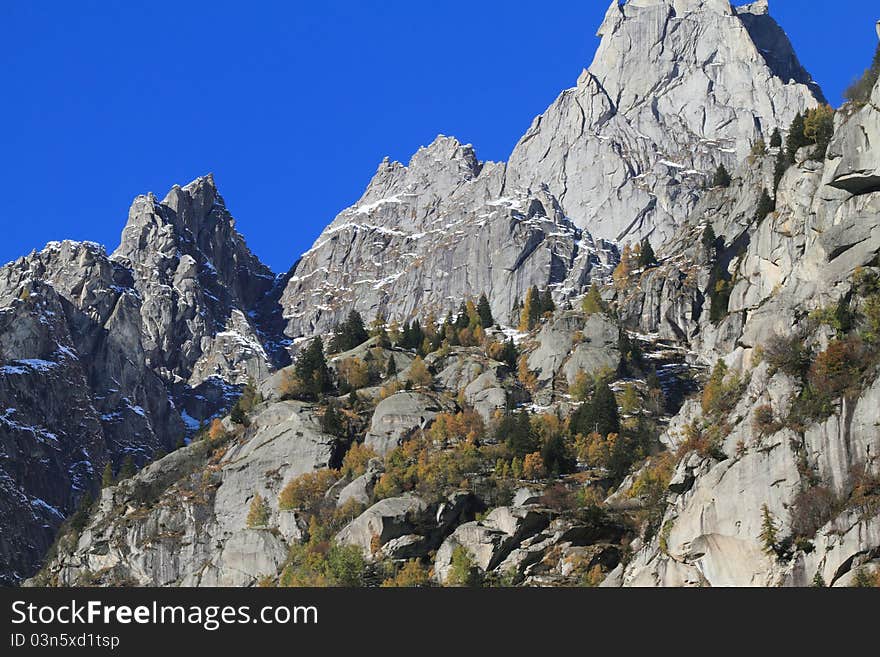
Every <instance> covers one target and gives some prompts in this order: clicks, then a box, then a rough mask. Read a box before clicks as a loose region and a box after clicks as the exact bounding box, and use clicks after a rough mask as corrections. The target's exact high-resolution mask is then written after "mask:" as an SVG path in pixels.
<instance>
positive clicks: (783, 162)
mask: <svg viewBox="0 0 880 657" xmlns="http://www.w3.org/2000/svg"><path fill="white" fill-rule="evenodd" d="M789 166H790V163H789V161H788V156H787V155H786V154H785V150H784V149H779V153H778V154H777V155H776V166H775V167H774V168H773V192H774V193H776V190H778V189H779V183H780V182H782V177H783V176H784V175H785V172H786V171H788V167H789Z"/></svg>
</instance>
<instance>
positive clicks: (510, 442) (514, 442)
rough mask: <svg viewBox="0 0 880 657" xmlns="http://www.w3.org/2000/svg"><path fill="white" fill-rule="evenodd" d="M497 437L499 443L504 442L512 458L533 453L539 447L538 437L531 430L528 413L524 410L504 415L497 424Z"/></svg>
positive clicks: (523, 456)
mask: <svg viewBox="0 0 880 657" xmlns="http://www.w3.org/2000/svg"><path fill="white" fill-rule="evenodd" d="M497 436H498V439H499V440H500V441H506V442H507V446H508V447H510V449H511V451H512V452H513V454H514V456H515V457H517V458H520V459H523V458H525V457H526V455H527V454H531V453H533V452H535V451H536V450H537V449H538V446H539V439H538V435H537V434H536V433H535V431H534V429H532V422H531V418H530V417H529V412H528V411H526V410H525V409H522V410H520V411H519V412H518V413H515V414H513V415H506V416H505V417H504V418H503V419H502V420H501V422H499V423H498V430H497Z"/></svg>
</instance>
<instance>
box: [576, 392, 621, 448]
mask: <svg viewBox="0 0 880 657" xmlns="http://www.w3.org/2000/svg"><path fill="white" fill-rule="evenodd" d="M570 427H571V433H572V434H573V435H576V434H583V435H585V436H586V435H589V434H591V433H593V432H596V433H598V434H601V435H603V436H607V435H608V434H611V433H620V415H619V413H618V411H617V399H616V398H615V396H614V392H613V391H612V390H611V388H610V387H608V383H607V382H605V381H600V382H599V383H598V384H597V385H596V390H595V392H594V393H593V397H592V399H590V401H588V402H584V403H583V404H581V405H580V406H579V407H578V409H577V410H576V411H575V412H574V413H573V414H572V416H571V423H570Z"/></svg>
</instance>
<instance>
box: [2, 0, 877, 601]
mask: <svg viewBox="0 0 880 657" xmlns="http://www.w3.org/2000/svg"><path fill="white" fill-rule="evenodd" d="M600 34H601V35H602V43H601V45H600V47H599V50H598V52H597V54H596V58H595V60H594V62H593V63H592V65H591V66H590V68H589V69H588V70H587V71H585V72H584V73H583V74H582V75H581V77H580V79H579V81H578V86H577V87H576V88H575V89H572V90H568V91H565V92H563V94H562V95H561V96H560V97H559V99H558V100H557V101H556V102H555V103H554V105H553V106H551V108H550V109H549V110H548V111H547V112H546V113H545V114H544V115H542V116H541V117H539V118H538V119H536V120H535V122H534V123H533V125H532V127H531V128H530V130H529V132H528V133H527V134H526V135H525V136H524V137H523V139H522V140H521V141H520V143H519V144H518V145H517V147H516V149H515V151H514V153H513V155H512V156H511V158H510V161H509V162H508V163H507V164H504V163H492V162H481V161H480V160H479V159H478V158H477V156H476V153H475V151H474V149H473V148H472V147H471V146H469V145H463V144H461V143H460V142H459V141H457V140H456V139H454V138H451V137H444V136H440V137H438V138H437V139H436V140H435V141H434V142H433V143H431V144H430V145H429V146H427V147H424V148H421V149H420V150H419V151H418V152H417V153H416V154H415V155H414V156H413V157H412V159H411V160H410V162H409V163H408V164H407V165H403V164H401V163H397V162H389V161H388V160H386V161H384V162H382V164H380V166H379V169H378V171H377V172H376V174H375V176H374V177H373V180H372V181H371V182H370V184H369V186H368V188H367V190H366V192H365V193H364V196H363V197H362V198H361V199H360V200H359V201H358V202H357V203H356V204H355V205H354V206H352V207H351V208H348V209H346V210H344V211H342V212H341V213H340V214H339V216H337V217H336V218H335V219H334V220H333V222H332V223H331V224H330V225H329V226H328V227H327V228H326V229H325V230H324V232H323V233H322V235H321V236H320V237H319V238H318V240H317V241H316V242H315V245H314V246H313V247H312V249H310V250H309V251H308V252H307V253H306V254H304V255H303V256H302V258H300V260H298V261H297V263H296V264H295V265H294V267H293V268H292V269H291V271H290V272H288V274H286V275H284V276H279V277H276V276H273V275H272V274H271V272H269V270H268V269H266V268H265V267H264V266H262V265H261V264H260V263H259V261H258V260H257V259H256V258H255V257H254V256H253V255H252V254H251V253H250V251H249V250H248V249H247V247H246V245H245V243H244V240H243V238H241V236H240V235H239V234H238V233H237V232H236V231H235V229H234V222H233V220H232V218H231V217H230V216H229V213H228V212H227V211H226V209H225V204H224V203H223V200H222V198H221V197H220V196H219V194H218V192H217V190H216V187H215V186H214V182H213V179H211V178H210V177H206V178H200V179H198V180H196V181H194V182H193V183H191V184H190V185H187V186H186V187H183V188H178V187H176V188H174V189H173V190H172V191H171V192H170V193H169V195H168V196H167V197H166V198H165V199H164V200H163V201H162V202H161V203H160V202H158V201H157V200H156V199H155V198H154V197H152V196H147V197H139V198H138V199H136V201H135V203H134V205H133V207H132V212H131V213H130V217H129V222H128V225H127V226H126V228H125V230H124V232H123V239H122V244H121V246H120V247H119V249H117V251H116V252H115V253H114V254H113V255H112V256H109V257H108V256H107V255H106V253H105V252H104V250H103V249H102V248H101V247H99V246H97V245H91V244H76V243H71V242H64V243H59V244H53V245H50V246H49V247H47V249H46V250H44V251H43V252H41V253H39V254H37V253H35V254H31V255H30V256H28V257H27V258H22V259H20V260H19V261H16V262H15V263H11V264H9V265H7V266H6V267H4V268H2V269H0V358H2V361H0V409H2V408H5V409H6V410H5V412H4V414H3V415H2V416H0V440H2V443H0V447H2V449H3V453H4V460H3V461H2V472H3V478H2V482H3V486H4V493H6V495H5V496H4V500H5V501H4V503H3V505H4V506H2V507H0V511H2V512H3V514H4V515H3V516H2V517H0V520H2V522H3V526H2V527H0V530H2V532H0V548H2V549H0V555H2V556H3V558H4V559H5V560H10V564H11V565H10V566H6V565H5V564H4V567H3V568H2V572H3V573H4V576H5V577H6V580H5V581H7V582H10V583H14V582H18V581H20V580H21V579H23V578H25V577H29V576H30V575H31V574H33V573H34V572H35V571H36V570H37V566H38V565H39V563H40V561H41V559H42V555H44V554H45V555H46V556H45V559H44V560H43V565H42V567H40V568H39V571H38V572H37V574H36V575H35V576H34V577H32V578H30V579H28V580H27V581H26V583H27V584H30V585H37V584H39V585H61V586H70V585H74V586H80V585H101V586H105V585H106V586H111V585H132V586H133V585H138V586H175V585H186V586H190V585H192V586H217V585H233V586H252V585H258V584H259V585H267V586H268V585H290V586H314V585H321V586H326V585H338V586H374V585H378V584H380V583H381V584H385V585H395V586H416V585H417V586H430V585H446V586H448V585H452V586H456V585H458V586H462V585H476V584H480V585H485V586H599V585H601V586H731V585H733V586H851V585H859V586H862V585H868V584H872V583H880V463H878V461H877V454H878V453H880V433H878V431H877V424H878V412H877V409H878V407H880V221H878V217H880V149H878V146H877V145H878V144H880V111H878V107H880V83H876V84H874V87H873V90H872V91H871V94H870V95H869V96H868V97H865V98H856V99H854V100H853V101H851V102H849V103H847V104H846V105H845V106H844V107H842V108H840V109H839V110H837V111H834V110H832V109H831V108H829V107H827V106H824V105H820V101H821V100H822V95H821V91H820V90H819V89H818V87H816V85H815V84H814V83H813V82H812V81H811V79H810V77H809V75H808V74H807V73H806V72H805V71H804V70H803V69H802V67H801V66H800V64H799V63H798V60H797V58H796V56H795V55H794V53H793V51H792V48H791V45H790V44H789V42H788V40H787V38H785V36H784V33H783V32H782V30H781V29H780V28H779V26H778V25H777V24H776V23H775V22H774V21H773V20H772V19H771V18H770V17H769V14H768V8H767V3H766V2H755V3H753V4H751V5H747V6H745V7H733V6H732V5H730V3H729V2H727V1H726V0H630V1H629V2H626V3H623V4H621V3H619V2H616V1H615V2H614V3H612V5H611V7H610V8H609V10H608V12H607V15H606V18H605V20H604V22H603V24H602V26H601V27H600ZM866 79H867V80H871V78H870V77H866ZM874 79H875V78H874ZM866 86H870V85H866ZM799 113H806V119H804V116H803V114H802V115H801V117H800V119H798V118H797V115H798V114H799ZM801 119H804V120H803V121H802V120H801ZM807 125H809V129H807V127H806V126H807ZM776 128H778V129H779V130H780V132H781V134H780V137H779V141H778V142H777V141H776V140H772V139H771V138H770V136H771V134H772V133H773V131H774V129H776ZM780 142H781V143H780ZM719 164H723V165H724V166H725V168H726V170H727V171H729V178H730V180H729V182H728V181H726V180H714V179H713V180H712V181H711V182H710V178H713V176H712V174H713V173H714V171H715V168H716V167H717V166H718V165H719ZM716 183H717V184H716ZM594 236H595V237H594ZM641 236H645V237H648V238H649V241H647V242H645V243H644V247H643V246H642V245H637V246H636V247H635V248H633V247H632V246H631V245H630V244H626V243H625V242H628V241H629V242H632V241H634V240H636V239H637V238H638V237H641ZM649 244H650V245H652V247H653V248H651V249H648V245H649ZM535 288H537V290H538V294H537V295H535V294H534V289H535ZM481 293H485V295H486V297H487V300H486V302H485V303H481V304H479V306H478V305H476V304H475V303H467V302H468V301H474V302H475V301H476V299H477V297H478V296H479V295H480V294H481ZM459 309H461V310H460V311H459ZM353 310H354V311H358V313H353V312H351V311H353ZM444 316H446V317H447V319H445V320H442V319H441V320H439V321H435V318H442V317H444ZM383 318H384V320H385V321H383ZM413 318H417V319H419V320H420V322H419V323H418V324H416V323H409V322H408V320H411V319H413ZM364 323H366V324H367V325H369V327H370V328H369V330H367V329H366V328H365V327H364ZM337 324H339V326H338V327H337V326H336V325H337ZM401 324H403V328H402V329H401ZM334 328H335V330H333V331H332V339H328V338H330V337H331V336H330V335H328V334H329V333H330V332H331V329H334ZM315 338H322V339H323V344H322V343H320V342H319V341H318V340H316V339H315ZM321 347H323V348H321ZM290 357H292V358H293V363H292V364H288V363H289V361H288V359H289V358H290ZM249 379H253V382H254V385H253V386H250V385H248V386H244V387H243V384H244V383H245V382H247V381H248V380H249ZM239 395H240V397H239ZM236 399H237V401H236ZM233 401H235V406H234V408H233V409H232V410H231V411H230V412H227V410H228V407H229V405H230V404H232V403H233ZM178 409H183V411H185V412H181V413H180V416H181V418H182V419H183V420H186V421H187V423H188V424H190V425H191V426H190V429H189V434H188V435H190V436H192V440H191V441H190V442H189V443H188V444H187V445H185V446H181V447H179V448H177V449H174V450H173V451H172V452H171V453H169V454H168V455H166V456H163V457H161V458H158V459H157V460H156V461H155V462H152V463H151V462H149V461H150V460H151V459H152V458H153V456H154V455H155V452H156V451H158V450H160V449H162V450H164V449H170V448H172V447H174V446H176V445H177V444H178V441H179V440H180V438H181V437H182V436H183V435H184V434H185V433H186V431H185V429H184V426H183V423H182V422H180V421H179V418H178V413H179V411H178ZM209 418H213V421H212V423H211V426H210V429H209V430H201V431H198V432H195V431H194V429H195V427H194V426H192V425H194V424H198V422H197V420H202V419H205V420H207V419H209ZM129 455H130V456H132V457H133V459H134V461H135V463H136V465H137V466H138V467H139V468H140V470H139V471H138V472H137V473H135V474H133V475H131V476H121V477H120V479H119V481H117V482H116V483H115V484H113V485H107V486H103V487H102V489H101V491H100V493H99V494H98V496H97V499H96V500H95V501H94V502H93V503H91V505H83V506H82V508H81V510H80V511H79V512H78V513H76V514H74V516H73V517H72V518H70V519H68V520H67V521H65V522H64V525H63V527H62V528H61V530H60V531H59V532H58V537H57V539H56V541H55V543H54V544H53V546H52V547H51V548H50V549H49V551H48V553H46V552H45V550H46V546H47V545H48V542H49V541H50V540H51V538H52V536H53V534H54V533H55V530H56V529H57V528H58V527H59V526H60V525H61V523H62V520H63V518H64V517H65V516H67V515H69V514H70V513H71V512H72V511H73V509H74V508H75V506H76V505H77V504H78V503H79V500H80V498H82V497H83V496H84V494H85V492H87V491H88V492H97V476H96V475H97V473H98V472H100V471H101V469H102V468H103V465H104V464H105V463H107V462H111V463H112V464H113V469H114V470H115V471H118V470H119V469H120V465H121V462H122V461H123V460H124V459H125V458H126V457H127V456H129ZM13 527H23V528H24V531H22V532H20V534H21V536H15V537H14V538H10V537H11V536H13V534H14V533H13V532H12V531H10V529H11V528H13Z"/></svg>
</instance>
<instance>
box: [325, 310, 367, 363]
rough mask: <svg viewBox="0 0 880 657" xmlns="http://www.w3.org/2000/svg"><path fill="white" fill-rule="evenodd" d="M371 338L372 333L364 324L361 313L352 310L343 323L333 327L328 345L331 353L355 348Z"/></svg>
mask: <svg viewBox="0 0 880 657" xmlns="http://www.w3.org/2000/svg"><path fill="white" fill-rule="evenodd" d="M369 339H370V334H369V333H368V332H367V329H366V327H365V326H364V320H363V318H362V317H361V315H360V313H359V312H358V311H356V310H352V311H351V312H349V313H348V317H347V318H346V320H345V321H344V322H342V324H337V325H336V326H335V327H334V329H333V337H332V338H330V343H329V344H328V345H327V348H328V349H329V351H330V353H333V354H335V353H340V352H343V351H349V350H351V349H354V348H355V347H357V346H358V345H361V344H363V343H364V342H366V341H367V340H369Z"/></svg>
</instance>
